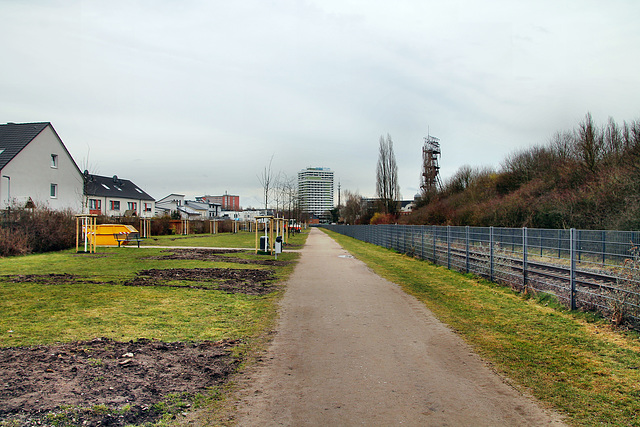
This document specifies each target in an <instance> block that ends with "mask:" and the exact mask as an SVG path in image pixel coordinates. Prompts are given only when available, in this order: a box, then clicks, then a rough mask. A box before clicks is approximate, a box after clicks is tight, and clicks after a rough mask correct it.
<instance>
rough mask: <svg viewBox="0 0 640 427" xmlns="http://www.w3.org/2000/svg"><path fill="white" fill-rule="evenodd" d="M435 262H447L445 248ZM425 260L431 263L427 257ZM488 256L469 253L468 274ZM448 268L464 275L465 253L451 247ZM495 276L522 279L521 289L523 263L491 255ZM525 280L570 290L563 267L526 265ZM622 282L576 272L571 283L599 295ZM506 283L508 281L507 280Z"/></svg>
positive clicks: (567, 272) (568, 276) (568, 273)
mask: <svg viewBox="0 0 640 427" xmlns="http://www.w3.org/2000/svg"><path fill="white" fill-rule="evenodd" d="M436 258H437V259H439V260H443V259H444V260H445V261H446V260H447V248H446V247H444V248H443V247H441V246H436ZM427 259H431V260H432V258H429V257H427ZM488 259H489V254H488V253H486V252H479V251H473V250H469V265H470V267H471V268H470V270H469V272H471V273H475V274H478V273H479V272H478V271H474V268H473V266H478V265H487V264H488V263H489V261H488ZM495 259H497V261H495ZM450 264H451V265H452V267H455V268H456V269H457V270H460V271H466V265H467V252H466V250H465V249H459V248H455V247H451V260H450ZM483 270H487V271H488V270H489V267H488V266H485V267H483ZM496 271H497V272H498V273H499V274H501V275H503V276H504V275H506V276H513V277H514V278H515V277H521V278H523V282H522V283H519V284H518V285H520V286H524V285H525V283H524V273H523V261H522V259H517V258H513V257H510V256H505V255H504V254H501V255H499V256H495V255H494V272H496ZM526 273H527V275H526V276H527V280H528V281H530V280H540V279H542V280H550V281H551V284H552V285H554V286H558V284H562V285H563V286H562V287H563V288H567V289H569V286H570V283H571V269H570V268H569V267H567V266H564V265H559V264H552V263H544V262H539V261H530V260H529V261H527V271H526ZM480 275H482V276H486V277H487V278H488V276H489V273H482V272H480ZM620 279H621V278H620V277H615V276H613V275H611V274H605V273H600V272H594V271H586V270H576V271H575V273H574V283H575V285H576V287H582V288H586V289H590V290H597V291H600V292H613V291H619V287H618V286H616V285H617V283H618V282H619V280H620ZM507 281H508V280H507ZM639 287H640V285H639Z"/></svg>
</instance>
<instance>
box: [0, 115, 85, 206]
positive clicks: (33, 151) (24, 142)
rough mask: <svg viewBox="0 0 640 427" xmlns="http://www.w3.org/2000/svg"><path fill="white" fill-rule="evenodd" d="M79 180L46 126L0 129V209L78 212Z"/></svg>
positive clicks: (15, 125)
mask: <svg viewBox="0 0 640 427" xmlns="http://www.w3.org/2000/svg"><path fill="white" fill-rule="evenodd" d="M82 195H83V176H82V172H80V169H78V166H77V165H76V162H75V161H74V160H73V158H72V157H71V154H69V151H68V150H67V148H66V147H65V146H64V144H63V143H62V140H61V139H60V137H59V136H58V134H57V133H56V131H55V130H54V129H53V126H52V125H51V123H49V122H41V123H7V124H2V125H0V208H1V209H6V207H7V206H8V205H11V204H12V203H15V204H18V205H22V206H24V205H25V204H26V203H27V202H28V201H29V200H32V201H33V202H35V203H36V204H40V205H46V206H49V207H50V208H52V209H71V210H72V211H73V212H78V213H79V212H80V211H81V210H82V201H83V198H82Z"/></svg>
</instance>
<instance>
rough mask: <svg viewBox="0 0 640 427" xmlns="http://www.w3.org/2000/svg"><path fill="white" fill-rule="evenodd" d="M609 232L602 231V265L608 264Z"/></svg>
mask: <svg viewBox="0 0 640 427" xmlns="http://www.w3.org/2000/svg"><path fill="white" fill-rule="evenodd" d="M606 253H607V232H606V231H604V230H602V265H603V266H604V265H605V264H606V263H607V255H606Z"/></svg>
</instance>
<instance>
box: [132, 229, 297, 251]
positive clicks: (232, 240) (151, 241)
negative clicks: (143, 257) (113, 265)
mask: <svg viewBox="0 0 640 427" xmlns="http://www.w3.org/2000/svg"><path fill="white" fill-rule="evenodd" d="M263 235H264V232H260V233H259V234H258V238H259V237H260V236H263ZM306 235H307V234H306V233H300V234H297V235H295V236H292V237H291V238H290V240H289V243H290V245H291V246H297V245H300V244H302V243H303V242H304V239H306ZM142 245H143V246H199V247H218V248H249V249H250V248H255V247H256V233H255V232H249V231H240V232H239V233H235V234H233V233H218V234H192V235H189V236H180V235H170V236H151V237H150V238H148V239H146V240H145V241H144V242H143V243H142Z"/></svg>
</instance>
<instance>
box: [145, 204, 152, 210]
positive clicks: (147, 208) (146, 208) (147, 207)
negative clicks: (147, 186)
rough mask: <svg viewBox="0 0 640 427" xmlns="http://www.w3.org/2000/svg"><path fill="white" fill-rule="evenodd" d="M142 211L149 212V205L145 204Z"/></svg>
mask: <svg viewBox="0 0 640 427" xmlns="http://www.w3.org/2000/svg"><path fill="white" fill-rule="evenodd" d="M144 211H145V212H151V203H145V204H144Z"/></svg>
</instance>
